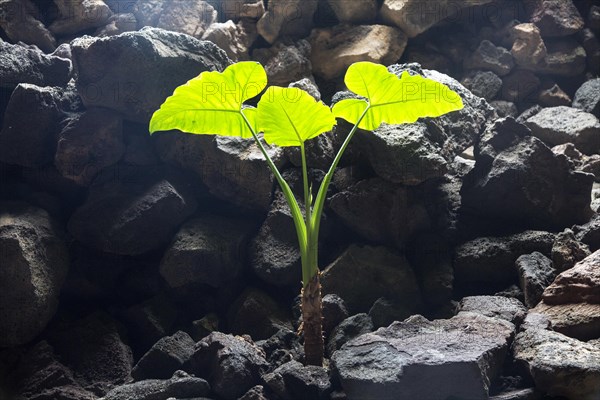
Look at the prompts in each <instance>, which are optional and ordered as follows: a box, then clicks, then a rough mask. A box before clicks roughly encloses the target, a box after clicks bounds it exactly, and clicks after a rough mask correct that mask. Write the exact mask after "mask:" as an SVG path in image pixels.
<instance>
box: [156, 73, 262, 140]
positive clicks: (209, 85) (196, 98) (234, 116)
mask: <svg viewBox="0 0 600 400" xmlns="http://www.w3.org/2000/svg"><path fill="white" fill-rule="evenodd" d="M266 86H267V73H266V72H265V69H264V68H263V66H262V65H260V64H259V63H257V62H251V61H246V62H240V63H237V64H233V65H230V66H229V67H227V68H225V70H224V71H223V72H217V71H214V72H208V71H207V72H202V73H201V74H200V75H199V76H198V77H196V78H194V79H191V80H190V81H188V82H187V83H186V84H184V85H181V86H179V87H178V88H177V89H175V92H174V93H173V95H172V96H170V97H169V98H167V100H165V102H164V103H163V104H162V106H161V107H160V109H159V110H157V111H156V112H155V113H154V115H152V119H151V120H150V133H154V132H156V131H167V130H172V129H179V130H180V131H183V132H188V133H197V134H206V135H223V136H238V137H242V138H250V137H252V132H251V130H250V128H249V127H248V124H247V123H246V120H245V119H244V116H246V118H247V119H248V121H249V123H250V125H251V126H255V125H256V121H255V118H256V113H255V112H252V111H251V109H247V111H244V115H242V104H243V103H244V101H246V100H248V99H251V98H253V97H255V96H257V95H258V94H259V93H260V92H262V91H263V89H264V88H265V87H266Z"/></svg>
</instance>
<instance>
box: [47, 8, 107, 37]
mask: <svg viewBox="0 0 600 400" xmlns="http://www.w3.org/2000/svg"><path fill="white" fill-rule="evenodd" d="M54 3H55V4H56V6H57V8H58V18H56V19H55V20H54V21H53V22H52V23H51V24H50V26H49V29H50V31H52V33H54V34H56V35H68V34H73V33H77V32H81V31H84V30H86V29H90V28H97V27H99V26H103V25H105V24H106V22H107V21H108V19H109V18H110V16H111V15H112V11H111V10H110V8H109V7H108V6H107V5H106V3H104V1H102V0H86V1H77V2H72V1H70V0H56V1H55V2H54Z"/></svg>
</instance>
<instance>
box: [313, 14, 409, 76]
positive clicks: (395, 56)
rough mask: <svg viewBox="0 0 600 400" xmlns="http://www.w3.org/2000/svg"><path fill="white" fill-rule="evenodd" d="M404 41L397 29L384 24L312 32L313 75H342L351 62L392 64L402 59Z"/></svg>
mask: <svg viewBox="0 0 600 400" xmlns="http://www.w3.org/2000/svg"><path fill="white" fill-rule="evenodd" d="M407 40H408V39H407V38H406V35H405V34H404V33H403V32H402V31H401V30H399V29H397V28H393V27H391V26H385V25H357V26H352V27H350V28H349V27H348V26H346V25H336V26H334V27H332V28H318V29H314V30H313V32H312V33H311V36H310V43H311V46H312V53H311V61H312V64H313V70H314V73H315V74H316V75H319V76H321V77H323V78H325V79H333V78H337V77H339V76H343V75H344V73H345V72H346V69H347V68H348V67H349V66H350V65H351V64H352V63H354V62H358V61H371V62H374V63H380V64H384V65H389V64H392V63H394V62H397V61H398V60H399V59H400V57H401V56H402V53H403V52H404V49H405V48H406V43H407Z"/></svg>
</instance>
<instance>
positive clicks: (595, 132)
mask: <svg viewBox="0 0 600 400" xmlns="http://www.w3.org/2000/svg"><path fill="white" fill-rule="evenodd" d="M526 125H527V126H528V127H529V128H530V129H531V132H532V134H533V135H534V136H536V137H537V138H539V139H541V140H542V141H544V142H545V143H547V144H549V145H552V146H555V145H559V144H563V143H573V144H575V147H577V149H578V150H580V151H581V152H582V153H585V154H588V155H589V154H594V153H597V152H598V150H600V121H598V118H596V117H595V116H594V115H592V114H590V113H587V112H585V111H581V110H579V109H576V108H571V107H566V106H559V107H550V108H544V109H543V110H542V111H540V112H539V113H538V114H536V115H534V116H533V117H531V118H529V119H528V120H527V122H526Z"/></svg>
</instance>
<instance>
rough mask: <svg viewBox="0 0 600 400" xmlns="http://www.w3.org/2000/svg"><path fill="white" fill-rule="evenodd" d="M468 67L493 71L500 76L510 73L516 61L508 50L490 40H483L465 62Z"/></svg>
mask: <svg viewBox="0 0 600 400" xmlns="http://www.w3.org/2000/svg"><path fill="white" fill-rule="evenodd" d="M464 66H465V68H467V69H482V70H488V71H492V72H493V73H495V74H496V75H498V76H504V75H506V74H508V73H509V72H510V71H511V70H512V69H513V67H514V66H515V61H514V59H513V57H512V55H511V54H510V52H509V51H508V50H506V49H505V48H504V47H497V46H495V45H494V44H493V43H492V42H490V41H489V40H483V41H482V42H481V43H480V44H479V47H478V48H477V50H475V52H474V53H473V54H472V55H471V57H469V58H467V59H466V60H465V63H464Z"/></svg>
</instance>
